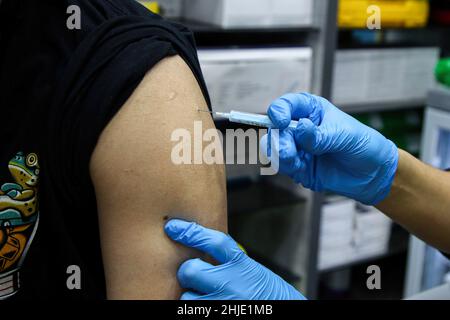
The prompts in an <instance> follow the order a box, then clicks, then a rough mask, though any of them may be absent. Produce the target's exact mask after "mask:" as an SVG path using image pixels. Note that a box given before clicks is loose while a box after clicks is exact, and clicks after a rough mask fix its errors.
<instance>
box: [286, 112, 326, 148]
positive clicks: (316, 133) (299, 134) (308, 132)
mask: <svg viewBox="0 0 450 320" xmlns="http://www.w3.org/2000/svg"><path fill="white" fill-rule="evenodd" d="M294 137H295V143H296V146H297V148H298V149H301V150H304V151H306V152H308V153H311V154H313V155H319V154H322V153H323V152H325V151H326V149H327V145H326V136H325V134H324V133H323V132H322V130H321V128H320V127H318V126H316V125H315V124H314V123H312V121H311V120H309V119H300V120H299V121H298V126H297V128H296V129H295V131H294Z"/></svg>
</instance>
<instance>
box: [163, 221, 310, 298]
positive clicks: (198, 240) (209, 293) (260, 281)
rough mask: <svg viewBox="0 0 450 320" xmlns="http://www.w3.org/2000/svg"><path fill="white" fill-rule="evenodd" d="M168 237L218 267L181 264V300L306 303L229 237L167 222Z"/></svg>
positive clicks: (193, 225)
mask: <svg viewBox="0 0 450 320" xmlns="http://www.w3.org/2000/svg"><path fill="white" fill-rule="evenodd" d="M164 229H165V231H166V233H167V235H168V236H169V237H170V238H172V239H173V240H175V241H177V242H179V243H181V244H183V245H185V246H187V247H191V248H195V249H198V250H200V251H202V252H204V253H206V254H208V255H210V256H211V257H212V258H214V259H215V260H216V261H217V262H218V263H220V264H219V265H218V266H213V265H211V264H209V263H207V262H205V261H203V260H201V259H192V260H188V261H186V262H184V263H183V264H182V265H181V267H180V268H179V270H178V275H177V276H178V280H179V282H180V285H181V286H182V287H183V288H185V289H188V290H191V291H188V292H186V293H184V294H183V295H182V296H181V300H305V297H303V296H302V295H301V294H300V292H298V291H297V290H295V289H294V287H292V286H291V285H290V284H288V283H287V282H285V281H284V280H283V279H281V278H280V277H279V276H277V275H276V274H274V273H273V272H272V271H270V270H269V269H267V268H265V267H263V266H262V265H260V264H259V263H257V262H256V261H255V260H253V259H251V258H249V257H248V256H247V255H246V254H245V253H244V252H243V251H242V250H241V249H240V248H239V246H238V245H237V244H236V242H235V241H234V240H233V239H232V238H231V237H230V236H229V235H226V234H224V233H222V232H219V231H215V230H211V229H206V228H204V227H202V226H200V225H198V224H196V223H193V222H186V221H183V220H177V219H174V220H170V221H169V222H168V223H167V224H166V226H165V228H164Z"/></svg>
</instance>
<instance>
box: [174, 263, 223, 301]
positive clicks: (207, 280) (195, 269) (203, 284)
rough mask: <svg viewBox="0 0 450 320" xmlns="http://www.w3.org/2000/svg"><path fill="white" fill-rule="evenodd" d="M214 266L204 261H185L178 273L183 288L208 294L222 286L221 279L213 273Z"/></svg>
mask: <svg viewBox="0 0 450 320" xmlns="http://www.w3.org/2000/svg"><path fill="white" fill-rule="evenodd" d="M213 270H214V266H213V265H211V264H209V263H207V262H205V261H203V260H202V259H191V260H187V261H185V262H184V263H183V264H182V265H181V266H180V268H179V269H178V272H177V277H178V281H179V282H180V285H181V287H183V288H185V289H192V290H194V291H196V292H200V293H204V294H208V293H211V292H214V291H215V289H216V288H217V287H218V286H220V283H219V281H220V278H219V277H218V276H217V273H215V272H213Z"/></svg>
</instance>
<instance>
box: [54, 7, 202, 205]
mask: <svg viewBox="0 0 450 320" xmlns="http://www.w3.org/2000/svg"><path fill="white" fill-rule="evenodd" d="M175 54H178V55H180V56H181V57H182V58H183V59H184V60H185V61H186V63H187V64H188V65H189V67H190V68H191V70H192V72H193V74H194V75H195V76H196V78H197V80H198V82H199V85H200V87H201V89H202V91H203V93H204V96H205V99H206V101H207V103H208V105H210V100H209V97H208V93H207V90H206V86H205V83H204V80H203V77H202V74H201V69H200V64H199V61H198V58H197V53H196V47H195V41H194V38H193V35H192V34H191V33H190V32H189V31H188V30H187V29H186V28H184V27H183V26H181V25H178V24H174V23H169V22H167V21H165V20H163V19H161V18H160V17H158V16H156V15H151V16H150V15H149V16H148V17H147V16H145V17H143V16H137V15H133V16H120V17H117V18H114V19H111V20H108V21H107V22H105V23H103V24H101V25H100V26H99V27H98V28H96V29H95V30H93V31H92V32H90V33H89V34H88V35H87V36H86V38H85V39H84V40H83V42H82V43H81V44H80V45H79V47H78V48H77V50H76V52H74V54H73V56H72V57H71V59H70V61H69V62H68V64H67V66H66V68H65V69H64V72H63V73H62V75H61V82H60V83H59V85H58V88H57V90H56V95H55V97H54V102H53V104H52V112H51V116H50V119H49V125H48V139H47V140H48V142H49V144H48V152H49V153H51V154H54V156H53V157H52V159H49V160H51V161H50V166H52V167H53V168H58V167H61V163H58V162H59V161H61V159H64V162H65V163H64V165H63V168H64V169H62V170H59V171H58V170H56V171H57V172H58V173H57V174H58V175H59V177H54V179H59V180H60V181H61V185H62V186H65V188H66V189H67V190H65V191H64V192H65V193H66V196H67V198H68V199H67V200H72V201H73V202H74V204H79V203H82V202H83V201H84V200H86V197H87V196H88V195H89V193H90V194H92V185H91V181H90V176H89V161H90V157H91V154H92V152H93V150H94V148H95V146H96V144H97V141H98V138H99V136H100V134H101V132H102V131H103V129H104V128H105V126H106V125H107V124H108V123H109V121H110V120H111V119H112V117H114V115H115V114H116V112H117V111H118V110H119V109H120V107H121V106H122V105H123V104H124V103H125V102H126V100H127V99H128V98H129V97H130V95H131V94H132V92H133V91H134V90H135V89H136V87H137V86H138V85H139V83H140V81H141V80H142V78H143V77H144V75H145V74H146V73H147V71H149V70H150V69H151V68H152V67H153V66H154V65H155V64H157V63H158V62H159V61H160V60H162V59H163V58H165V57H167V56H171V55H175ZM174 116H182V110H180V115H177V114H174ZM53 171H55V170H52V172H53ZM67 186H69V187H67Z"/></svg>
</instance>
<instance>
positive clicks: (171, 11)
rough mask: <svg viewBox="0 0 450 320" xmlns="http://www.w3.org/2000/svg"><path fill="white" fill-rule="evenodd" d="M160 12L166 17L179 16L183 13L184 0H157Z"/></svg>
mask: <svg viewBox="0 0 450 320" xmlns="http://www.w3.org/2000/svg"><path fill="white" fill-rule="evenodd" d="M158 3H159V5H160V7H161V10H162V12H161V13H162V14H163V15H164V17H167V18H179V17H181V16H182V14H183V4H184V0H158Z"/></svg>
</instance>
